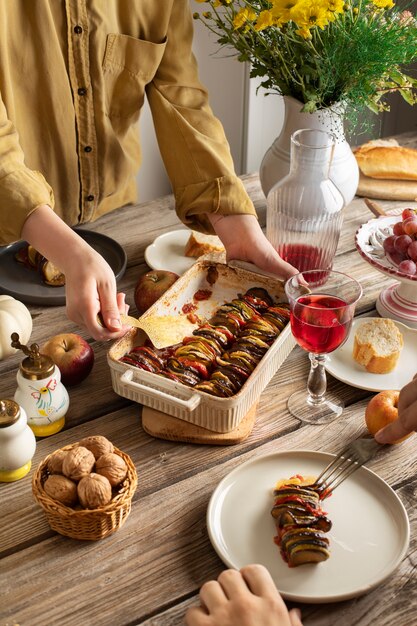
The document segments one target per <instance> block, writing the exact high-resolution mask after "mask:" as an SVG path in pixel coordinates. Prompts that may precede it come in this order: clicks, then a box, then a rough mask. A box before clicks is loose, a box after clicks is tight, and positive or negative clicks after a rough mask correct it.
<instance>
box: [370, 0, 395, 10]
mask: <svg viewBox="0 0 417 626" xmlns="http://www.w3.org/2000/svg"><path fill="white" fill-rule="evenodd" d="M372 3H373V4H374V5H375V6H376V7H378V8H379V9H392V7H393V6H394V4H395V3H394V2H393V1H392V0H372Z"/></svg>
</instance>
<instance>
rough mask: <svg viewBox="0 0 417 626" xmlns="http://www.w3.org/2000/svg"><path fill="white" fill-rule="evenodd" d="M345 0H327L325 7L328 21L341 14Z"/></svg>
mask: <svg viewBox="0 0 417 626" xmlns="http://www.w3.org/2000/svg"><path fill="white" fill-rule="evenodd" d="M345 7H346V4H345V1H344V0H328V7H327V17H328V19H329V21H330V22H334V21H335V20H336V19H337V17H338V15H341V14H342V13H344V12H345Z"/></svg>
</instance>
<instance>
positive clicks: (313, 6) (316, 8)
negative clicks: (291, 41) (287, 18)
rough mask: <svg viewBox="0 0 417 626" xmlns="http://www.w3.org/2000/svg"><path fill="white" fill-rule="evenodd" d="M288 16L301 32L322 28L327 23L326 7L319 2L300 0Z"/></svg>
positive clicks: (318, 0) (315, 0) (316, 0)
mask: <svg viewBox="0 0 417 626" xmlns="http://www.w3.org/2000/svg"><path fill="white" fill-rule="evenodd" d="M290 15H291V19H292V20H293V21H294V22H295V23H296V24H297V26H299V27H300V28H301V29H302V30H303V29H307V28H313V27H314V26H318V27H319V28H324V27H325V26H327V24H328V23H329V18H328V16H327V11H326V6H325V4H324V2H323V1H321V0H300V1H299V2H297V4H296V5H295V6H294V7H293V8H292V9H291V11H290Z"/></svg>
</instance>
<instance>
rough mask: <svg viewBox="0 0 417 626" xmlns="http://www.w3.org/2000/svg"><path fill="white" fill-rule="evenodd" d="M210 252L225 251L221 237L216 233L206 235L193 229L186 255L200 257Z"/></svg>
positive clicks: (186, 247)
mask: <svg viewBox="0 0 417 626" xmlns="http://www.w3.org/2000/svg"><path fill="white" fill-rule="evenodd" d="M210 252H224V246H223V244H222V242H221V241H220V239H219V238H218V237H217V236H216V235H205V234H204V233H199V232H197V231H194V230H192V231H191V234H190V236H189V238H188V241H187V243H186V244H185V249H184V254H185V256H187V257H193V258H198V257H200V256H203V254H208V253H210Z"/></svg>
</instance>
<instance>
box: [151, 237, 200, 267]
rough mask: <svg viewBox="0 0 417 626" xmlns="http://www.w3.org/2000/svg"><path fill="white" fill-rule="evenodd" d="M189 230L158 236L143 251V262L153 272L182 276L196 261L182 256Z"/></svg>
mask: <svg viewBox="0 0 417 626" xmlns="http://www.w3.org/2000/svg"><path fill="white" fill-rule="evenodd" d="M190 233H191V231H190V230H183V229H182V230H173V231H172V232H169V233H164V234H163V235H159V237H157V238H156V239H155V241H154V242H153V243H151V244H150V245H149V246H148V247H147V248H146V250H145V261H146V263H147V264H148V265H149V267H151V268H152V269H153V270H169V271H170V272H175V273H176V274H179V275H181V274H184V272H186V271H187V270H188V269H189V268H190V267H191V266H192V265H193V264H194V263H195V261H196V259H192V258H189V257H186V256H184V248H185V244H186V243H187V241H188V238H189V236H190Z"/></svg>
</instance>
